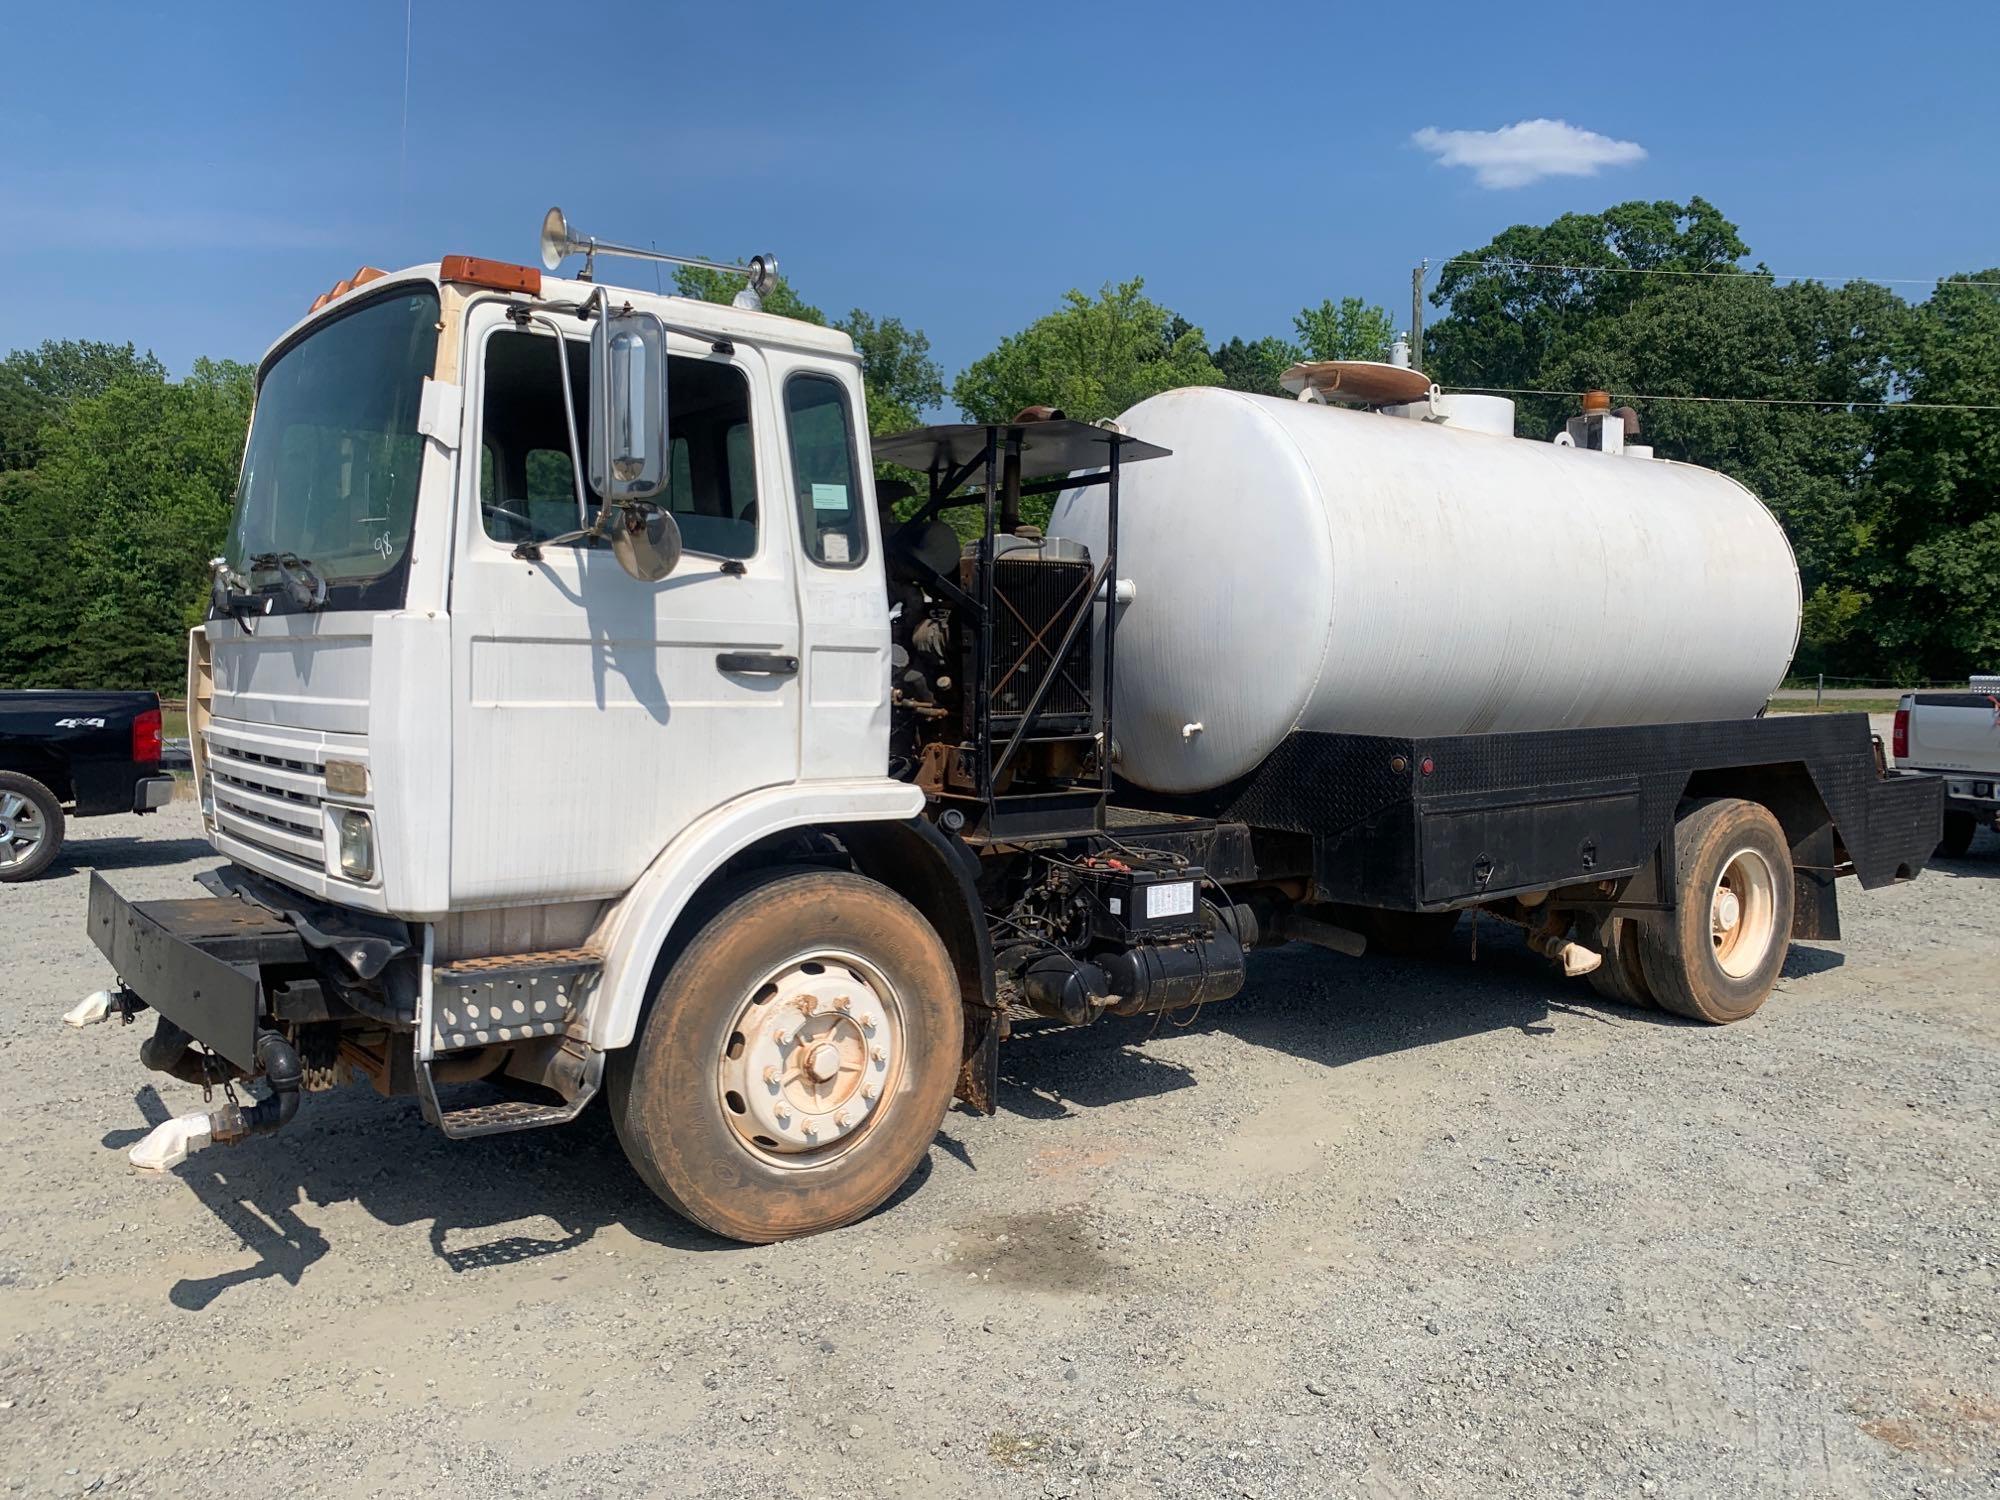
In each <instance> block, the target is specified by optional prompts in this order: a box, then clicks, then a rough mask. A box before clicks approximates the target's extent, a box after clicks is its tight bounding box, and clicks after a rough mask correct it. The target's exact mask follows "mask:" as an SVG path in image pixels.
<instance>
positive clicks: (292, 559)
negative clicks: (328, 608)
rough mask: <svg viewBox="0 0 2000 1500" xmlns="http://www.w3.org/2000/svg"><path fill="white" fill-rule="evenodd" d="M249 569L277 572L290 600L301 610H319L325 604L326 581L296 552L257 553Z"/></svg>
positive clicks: (251, 560)
mask: <svg viewBox="0 0 2000 1500" xmlns="http://www.w3.org/2000/svg"><path fill="white" fill-rule="evenodd" d="M250 570H251V571H252V572H253V573H254V572H267V573H276V574H277V575H278V576H279V578H280V579H281V580H282V582H283V584H284V588H285V592H286V593H287V594H289V595H291V599H292V603H294V604H296V605H297V606H298V607H299V608H300V609H306V610H312V609H319V608H322V607H323V606H324V605H325V604H326V580H325V579H324V578H322V577H320V576H319V574H317V573H315V572H314V571H313V565H312V563H311V562H310V561H309V560H308V559H306V558H303V557H300V556H299V555H298V553H296V552H264V553H260V554H258V555H257V556H256V557H253V558H251V559H250Z"/></svg>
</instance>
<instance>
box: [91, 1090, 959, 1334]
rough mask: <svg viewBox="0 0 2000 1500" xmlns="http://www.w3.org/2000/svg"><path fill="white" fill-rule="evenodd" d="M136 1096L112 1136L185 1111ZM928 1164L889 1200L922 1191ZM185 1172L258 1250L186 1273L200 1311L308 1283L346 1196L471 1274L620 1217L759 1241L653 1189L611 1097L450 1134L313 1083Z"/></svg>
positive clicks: (665, 1230) (575, 1241) (545, 1251)
mask: <svg viewBox="0 0 2000 1500" xmlns="http://www.w3.org/2000/svg"><path fill="white" fill-rule="evenodd" d="M468 1087H474V1086H468ZM134 1103H135V1105H136V1106H137V1108H138V1113H139V1114H140V1116H141V1117H142V1118H143V1121H144V1123H143V1124H142V1125H140V1126H138V1127H136V1128H131V1129H121V1130H113V1131H111V1132H109V1133H108V1134H106V1135H105V1137H104V1140H103V1144H104V1146H105V1147H107V1148H111V1149H117V1150H120V1151H123V1150H125V1149H127V1148H129V1147H130V1146H131V1145H132V1144H133V1143H135V1142H136V1141H137V1140H138V1139H139V1138H140V1137H141V1136H143V1135H144V1134H145V1133H146V1131H147V1130H149V1129H151V1128H152V1126H154V1125H156V1124H158V1123H159V1122H160V1121H162V1120H165V1119H167V1118H168V1117H169V1116H170V1115H171V1114H172V1113H173V1112H174V1111H173V1109H171V1108H170V1107H169V1106H168V1104H167V1102H166V1101H165V1100H164V1099H162V1098H161V1096H160V1095H159V1093H158V1092H157V1091H156V1090H155V1089H154V1088H153V1087H152V1086H151V1085H147V1086H145V1087H143V1088H141V1089H139V1090H138V1091H137V1094H136V1095H135V1097H134ZM178 1107H179V1108H181V1109H188V1108H193V1107H195V1106H194V1105H193V1104H192V1103H191V1102H180V1103H178ZM928 1171H929V1168H928V1165H926V1166H925V1167H923V1168H921V1169H920V1170H919V1171H918V1173H917V1174H916V1175H915V1176H914V1177H912V1179H911V1180H910V1182H908V1183H907V1184H905V1185H904V1187H903V1188H902V1189H901V1190H899V1191H898V1192H897V1193H896V1195H895V1196H894V1197H893V1198H892V1199H891V1200H890V1202H889V1203H887V1204H885V1205H883V1209H882V1210H878V1211H887V1210H888V1209H889V1208H892V1207H893V1206H894V1205H895V1204H896V1203H897V1202H900V1201H901V1200H902V1199H903V1198H904V1197H906V1196H907V1195H908V1194H909V1193H911V1192H914V1191H915V1190H916V1189H917V1187H918V1186H919V1185H920V1184H921V1182H922V1180H923V1179H924V1177H925V1176H927V1175H928ZM173 1175H174V1176H175V1177H176V1178H177V1179H179V1181H180V1182H181V1183H182V1184H183V1185H184V1186H185V1187H187V1189H188V1190H189V1191H190V1192H192V1193H193V1194H194V1196H195V1197H196V1198H197V1199H198V1200H199V1201H200V1202H201V1204H202V1206H203V1207H205V1208H206V1209H207V1210H208V1211H209V1212H210V1213H212V1214H214V1215H215V1217H216V1219H217V1220H218V1221H220V1222H221V1223H222V1224H223V1225H224V1226H225V1227H227V1228H228V1229H229V1230H230V1231H231V1233H233V1234H234V1235H235V1236H236V1237H237V1238H238V1239H239V1240H240V1241H241V1242H242V1245H243V1248H244V1249H245V1250H249V1251H251V1252H253V1253H255V1255H256V1256H257V1260H256V1262H255V1263H254V1264H252V1265H249V1266H232V1267H231V1268H229V1269H227V1270H223V1271H219V1272H217V1273H216V1274H214V1275H210V1276H195V1277H186V1278H183V1279H182V1280H180V1281H177V1282H175V1283H174V1284H173V1286H172V1287H170V1288H169V1289H168V1292H167V1300H168V1301H169V1302H171V1303H172V1304H173V1305H174V1306H176V1307H179V1308H183V1309H186V1310H188V1311H190V1312H199V1311H201V1310H203V1309H205V1308H207V1307H209V1306H210V1305H211V1304H212V1303H214V1302H215V1301H216V1300H217V1299H218V1298H220V1297H222V1296H223V1295H224V1294H225V1293H227V1292H229V1291H231V1290H232V1289H233V1288H236V1287H240V1286H245V1285H248V1284H250V1283H253V1282H257V1281H264V1280H269V1279H271V1278H274V1277H275V1278H278V1279H280V1280H282V1281H284V1282H286V1283H287V1284H289V1285H292V1286H297V1285H298V1284H299V1282H300V1281H301V1279H302V1278H303V1277H304V1276H305V1274H306V1272H307V1271H308V1269H309V1268H310V1267H311V1266H312V1265H313V1264H314V1263H315V1262H317V1261H319V1260H321V1259H322V1258H324V1257H325V1256H326V1255H327V1254H328V1253H329V1252H330V1251H333V1250H335V1249H336V1248H337V1242H336V1241H335V1240H334V1239H332V1238H331V1237H329V1236H328V1235H327V1234H326V1233H325V1232H324V1231H323V1230H321V1229H320V1228H318V1227H316V1226H315V1225H314V1224H312V1223H309V1222H307V1219H306V1218H305V1217H304V1216H303V1214H304V1213H310V1212H311V1210H312V1209H315V1208H326V1207H329V1206H332V1205H337V1204H341V1203H353V1204H354V1205H355V1206H357V1207H359V1208H360V1209H361V1210H362V1211H363V1212H364V1213H366V1214H368V1215H369V1217H371V1218H372V1219H375V1220H376V1221H378V1222H379V1223H381V1224H385V1225H390V1226H394V1227H406V1226H412V1225H420V1224H426V1223H427V1224H428V1226H429V1229H428V1238H429V1241H430V1246H431V1250H432V1253H433V1254H434V1255H436V1257H437V1259H438V1260H439V1261H440V1262H441V1263H442V1264H443V1265H444V1266H445V1267H446V1269H448V1270H450V1271H451V1272H453V1273H454V1274H461V1275H463V1274H477V1273H479V1272H481V1271H486V1270H491V1269H494V1268H496V1267H502V1266H513V1265H519V1264H521V1263H523V1262H526V1261H534V1260H542V1259H547V1258H551V1257H561V1256H563V1255H565V1254H566V1253H567V1252H569V1251H572V1250H576V1249H579V1248H580V1247H582V1246H584V1245H587V1244H589V1243H590V1241H591V1240H592V1239H594V1238H595V1237H596V1235H597V1234H598V1232H599V1231H600V1230H603V1229H605V1228H607V1227H610V1226H612V1225H617V1226H619V1227H622V1228H623V1229H625V1230H627V1231H629V1232H630V1233H632V1234H633V1235H635V1236H637V1237H638V1238H640V1239H642V1240H645V1241H648V1242H650V1243H652V1244H655V1245H659V1246H662V1247H664V1248H666V1249H668V1250H671V1251H686V1252H697V1251H713V1250H747V1249H751V1248H753V1247H750V1246H743V1245H737V1244H735V1243H734V1242H732V1241H728V1240H723V1239H718V1238H716V1237H715V1236H713V1235H710V1234H708V1233H706V1232H705V1231H703V1230H701V1229H698V1228H696V1227H695V1226H693V1225H691V1224H689V1223H687V1222H686V1221H685V1220H683V1219H681V1218H679V1217H677V1216H676V1215H675V1214H674V1213H673V1212H672V1211H671V1210H669V1209H668V1208H667V1207H666V1206H665V1205H664V1204H662V1203H661V1202H660V1201H659V1200H658V1199H656V1198H655V1197H653V1195H652V1194H651V1193H650V1192H649V1191H648V1190H647V1189H646V1187H645V1185H644V1184H643V1183H641V1182H640V1180H639V1178H638V1176H637V1175H636V1174H635V1173H634V1172H633V1171H632V1168H631V1166H630V1165H629V1164H628V1163H627V1162H626V1160H625V1156H624V1153H623V1151H622V1150H621V1149H620V1147H619V1145H618V1139H617V1136H616V1134H615V1133H614V1132H613V1130H612V1128H611V1119H610V1116H609V1114H608V1113H607V1112H606V1111H605V1110H603V1109H601V1108H594V1109H590V1110H587V1111H586V1112H585V1113H584V1114H583V1115H582V1116H581V1117H580V1118H578V1119H577V1120H575V1121H574V1122H572V1123H571V1124H569V1125H568V1126H565V1127H563V1128H561V1129H558V1130H539V1131H524V1132H521V1133H520V1134H516V1135H500V1136H492V1137H488V1138H485V1139H478V1140H470V1141H448V1140H446V1139H445V1138H444V1137H443V1136H442V1135H440V1134H439V1133H438V1132H437V1131H436V1130H435V1129H434V1128H433V1127H432V1126H430V1125H428V1124H426V1123H425V1121H424V1120H423V1117H422V1115H421V1114H420V1112H419V1111H418V1108H417V1106H416V1103H415V1101H414V1100H412V1101H407V1102H388V1101H384V1100H381V1099H379V1098H377V1097H375V1095H374V1094H373V1093H372V1091H370V1090H368V1089H366V1088H364V1087H359V1086H355V1087H350V1088H348V1089H342V1090H336V1091H333V1092H330V1093H324V1094H315V1095H312V1096H310V1097H309V1098H308V1100H307V1103H306V1105H305V1107H304V1108H303V1109H301V1110H300V1112H299V1118H298V1119H297V1120H295V1121H293V1122H292V1124H291V1125H289V1126H288V1127H286V1129H285V1130H283V1131H282V1132H280V1133H278V1134H275V1135H271V1136H266V1137H263V1138H260V1139H255V1140H251V1141H248V1142H245V1143H244V1144H242V1145H240V1146H236V1147H224V1146H215V1147H210V1148H209V1149H208V1150H206V1151H200V1152H196V1153H195V1154H194V1155H192V1156H190V1157H189V1158H188V1159H187V1160H186V1161H185V1162H184V1163H182V1164H181V1165H180V1166H179V1167H177V1168H175V1169H174V1173H173ZM312 1217H314V1218H318V1219H321V1220H324V1219H325V1217H326V1216H324V1215H319V1214H313V1215H312ZM551 1274H554V1275H558V1276H560V1275H561V1274H562V1273H561V1272H559V1271H555V1270H553V1268H552V1273H551Z"/></svg>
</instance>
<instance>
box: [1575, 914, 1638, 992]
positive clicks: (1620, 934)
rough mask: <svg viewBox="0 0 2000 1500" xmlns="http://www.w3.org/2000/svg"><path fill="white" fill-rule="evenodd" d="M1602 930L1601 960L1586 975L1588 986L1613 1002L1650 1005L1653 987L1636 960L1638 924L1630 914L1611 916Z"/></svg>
mask: <svg viewBox="0 0 2000 1500" xmlns="http://www.w3.org/2000/svg"><path fill="white" fill-rule="evenodd" d="M1604 930H1605V933H1606V934H1607V935H1606V937H1605V939H1604V950H1603V951H1604V962H1603V963H1601V964H1599V965H1598V966H1597V967H1596V968H1594V969H1592V970H1591V971H1590V973H1589V975H1588V976H1587V977H1588V978H1589V980H1590V987H1591V988H1592V989H1594V990H1596V991H1597V993H1598V994H1600V995H1602V996H1603V997H1604V998H1605V999H1606V1000H1609V1001H1611V1002H1612V1003H1613V1004H1615V1005H1640V1006H1651V1005H1652V1004H1653V991H1652V987H1651V986H1650V985H1648V984H1647V983H1646V971H1645V969H1644V968H1642V967H1641V965H1640V961H1639V924H1638V923H1637V922H1635V921H1633V920H1632V918H1630V917H1613V918H1611V919H1610V921H1608V922H1607V923H1606V924H1605V929H1604Z"/></svg>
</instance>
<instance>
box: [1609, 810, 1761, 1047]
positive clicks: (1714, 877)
mask: <svg viewBox="0 0 2000 1500" xmlns="http://www.w3.org/2000/svg"><path fill="white" fill-rule="evenodd" d="M1674 868H1675V871H1676V873H1677V884H1676V888H1675V892H1674V910H1673V911H1672V912H1669V913H1666V914H1664V915H1662V916H1659V917H1653V918H1649V919H1647V920H1646V921H1644V922H1641V923H1640V924H1639V962H1640V967H1641V968H1642V969H1643V971H1644V973H1645V976H1646V985H1647V988H1648V989H1650V990H1651V991H1652V993H1653V998H1654V999H1655V1000H1657V1001H1658V1002H1659V1003H1660V1004H1661V1005H1662V1006H1664V1007H1665V1008H1666V1009H1668V1010H1670V1011H1673V1012H1675V1013H1676V1014H1679V1015H1683V1016H1688V1017H1691V1018H1693V1019H1694V1020H1698V1021H1707V1022H1709V1023H1711V1024H1713V1025H1717V1026H1720V1025H1725V1024H1727V1023H1728V1022H1731V1021H1740V1020H1742V1019H1744V1018H1745V1017H1746V1016H1750V1015H1753V1014H1755V1013H1756V1010H1757V1008H1758V1007H1759V1006H1761V1005H1762V1004H1763V1003H1764V1000H1765V998H1766V997H1767V996H1768V995H1769V994H1770V993H1771V986H1772V985H1774V984H1776V983H1777V981H1778V971H1779V970H1780V969H1782V968H1783V967H1784V965H1785V954H1786V952H1787V951H1789V949H1790V948H1791V931H1792V854H1791V849H1790V847H1789V846H1788V845H1787V844H1786V843H1785V833H1784V830H1783V829H1782V828H1780V827H1779V826H1778V820H1777V819H1776V818H1774V817H1772V816H1771V813H1770V810H1769V809H1768V808H1765V807H1762V806H1760V805H1759V804H1757V803H1755V802H1745V801H1741V800H1740V799H1737V798H1734V797H1718V798H1715V799H1714V800H1712V801H1708V802H1702V803H1699V804H1697V805H1696V806H1695V807H1693V808H1692V809H1691V810H1689V811H1688V812H1687V813H1686V814H1685V815H1684V816H1683V817H1682V818H1681V820H1680V821H1679V822H1678V823H1676V824H1675V825H1674Z"/></svg>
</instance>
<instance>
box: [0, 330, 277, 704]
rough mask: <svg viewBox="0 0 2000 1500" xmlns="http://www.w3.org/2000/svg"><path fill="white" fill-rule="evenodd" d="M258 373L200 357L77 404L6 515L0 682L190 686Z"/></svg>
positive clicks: (14, 490)
mask: <svg viewBox="0 0 2000 1500" xmlns="http://www.w3.org/2000/svg"><path fill="white" fill-rule="evenodd" d="M252 380H253V372H252V371H251V370H250V368H249V367H248V366H246V365H239V364H233V363H229V362H216V361H210V360H199V361H197V362H196V364H195V367H194V369H193V371H192V372H191V373H190V374H189V375H188V377H187V378H186V379H185V380H181V381H177V382H170V381H168V380H166V379H165V378H164V375H163V374H161V373H159V372H158V370H157V367H155V368H153V369H140V370H135V371H133V372H132V373H128V374H126V375H123V376H120V377H118V378H115V379H113V380H112V381H111V382H110V383H109V384H107V385H105V386H104V387H103V388H102V389H101V390H99V391H97V392H96V393H94V394H90V395H85V396H81V397H78V398H75V399H72V400H70V401H68V402H67V403H66V404H64V405H63V406H62V407H61V408H60V409H59V411H58V412H57V415H56V417H55V418H54V420H53V421H51V422H50V423H49V424H48V425H46V426H45V427H43V428H42V430H41V432H40V434H39V437H38V443H39V446H40V449H41V461H40V463H39V464H38V465H37V466H36V469H35V471H34V473H33V475H32V476H27V477H26V480H25V483H23V482H22V480H23V476H19V475H15V476H10V477H11V478H12V479H13V480H14V481H15V482H14V483H13V484H10V485H9V486H8V487H7V494H6V496H5V503H4V509H0V558H4V561H0V675H3V676H4V679H5V680H6V681H8V682H10V683H15V684H19V685H42V686H53V687H153V688H160V689H163V690H167V691H172V690H173V689H175V688H176V687H177V686H178V685H179V684H180V683H181V682H182V680H183V677H184V673H185V668H184V665H183V663H184V661H185V657H186V643H185V635H186V632H187V630H188V628H189V627H190V626H191V625H193V624H194V623H195V622H196V621H198V620H199V619H200V618H201V617H202V613H203V607H204V603H205V600H206V598H207V559H208V558H209V557H211V556H213V555H214V554H215V553H216V551H217V550H219V548H220V546H221V543H222V537H223V532H224V530H225V528H226V526H227V524H228V517H229V510H230V505H231V501H232V499H233V497H234V493H235V488H236V475H237V470H238V467H239V465H240V463H241V459H242V451H243V434H244V428H245V424H246V422H247V420H248V417H249V410H250V400H251V390H252Z"/></svg>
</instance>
